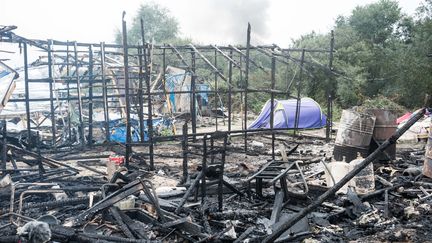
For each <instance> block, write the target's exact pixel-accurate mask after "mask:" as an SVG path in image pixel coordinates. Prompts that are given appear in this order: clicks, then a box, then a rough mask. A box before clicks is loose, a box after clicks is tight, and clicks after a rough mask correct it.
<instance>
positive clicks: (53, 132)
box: [48, 40, 56, 147]
mask: <svg viewBox="0 0 432 243" xmlns="http://www.w3.org/2000/svg"><path fill="white" fill-rule="evenodd" d="M51 48H52V40H48V79H49V90H50V91H49V92H50V114H51V133H52V146H53V147H55V144H56V120H55V113H54V93H53V81H54V80H53V71H52V66H53V64H52V50H51Z"/></svg>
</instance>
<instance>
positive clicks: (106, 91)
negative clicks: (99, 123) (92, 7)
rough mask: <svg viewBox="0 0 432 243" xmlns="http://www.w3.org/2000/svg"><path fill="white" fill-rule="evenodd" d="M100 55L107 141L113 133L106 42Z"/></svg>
mask: <svg viewBox="0 0 432 243" xmlns="http://www.w3.org/2000/svg"><path fill="white" fill-rule="evenodd" d="M100 49H101V51H100V56H101V67H100V69H101V72H102V75H101V76H102V96H103V97H102V99H103V107H104V120H105V138H106V140H107V141H110V140H111V133H110V127H109V110H108V109H109V108H108V88H107V79H106V77H105V43H104V42H101V44H100Z"/></svg>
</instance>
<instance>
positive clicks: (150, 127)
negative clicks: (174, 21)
mask: <svg viewBox="0 0 432 243" xmlns="http://www.w3.org/2000/svg"><path fill="white" fill-rule="evenodd" d="M141 38H142V42H143V47H144V49H143V54H144V65H145V81H146V89H147V109H148V110H147V115H148V116H147V128H148V138H149V154H150V155H149V156H150V170H154V169H155V167H154V147H153V146H154V145H153V108H152V98H151V90H150V89H151V85H150V78H151V76H150V70H151V68H150V67H149V65H148V63H147V58H146V55H145V53H146V48H145V46H146V44H145V37H144V21H143V19H141ZM148 54H149V55H150V51H148ZM149 61H150V58H149ZM150 63H151V61H150ZM141 90H142V89H141ZM141 96H142V95H141Z"/></svg>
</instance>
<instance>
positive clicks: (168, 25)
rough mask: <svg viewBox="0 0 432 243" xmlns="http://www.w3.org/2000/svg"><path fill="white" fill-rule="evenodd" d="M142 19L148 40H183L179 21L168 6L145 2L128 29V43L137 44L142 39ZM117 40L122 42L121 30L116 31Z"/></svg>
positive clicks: (162, 41) (171, 41)
mask: <svg viewBox="0 0 432 243" xmlns="http://www.w3.org/2000/svg"><path fill="white" fill-rule="evenodd" d="M141 19H143V22H144V37H145V39H146V42H151V41H152V40H154V41H155V42H156V43H159V44H160V43H164V42H166V43H168V42H169V43H173V42H179V41H181V40H180V38H179V37H178V34H179V23H178V21H177V19H176V18H175V17H173V16H171V13H170V12H169V10H168V9H167V8H164V7H161V6H160V5H157V4H143V5H141V6H140V8H139V9H138V11H137V13H136V16H135V17H134V19H133V21H132V25H131V27H130V28H129V29H128V43H129V44H132V45H133V44H137V43H139V42H140V41H141ZM116 42H117V43H119V44H120V43H122V34H121V31H117V33H116Z"/></svg>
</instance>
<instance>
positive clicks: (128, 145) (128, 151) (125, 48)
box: [122, 12, 132, 168]
mask: <svg viewBox="0 0 432 243" xmlns="http://www.w3.org/2000/svg"><path fill="white" fill-rule="evenodd" d="M125 15H126V12H123V18H122V32H123V64H124V81H125V100H126V102H125V103H126V158H125V166H126V168H129V161H130V156H131V152H132V149H131V143H132V137H131V124H130V100H129V59H128V42H127V29H126V20H125V19H124V17H125Z"/></svg>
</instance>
